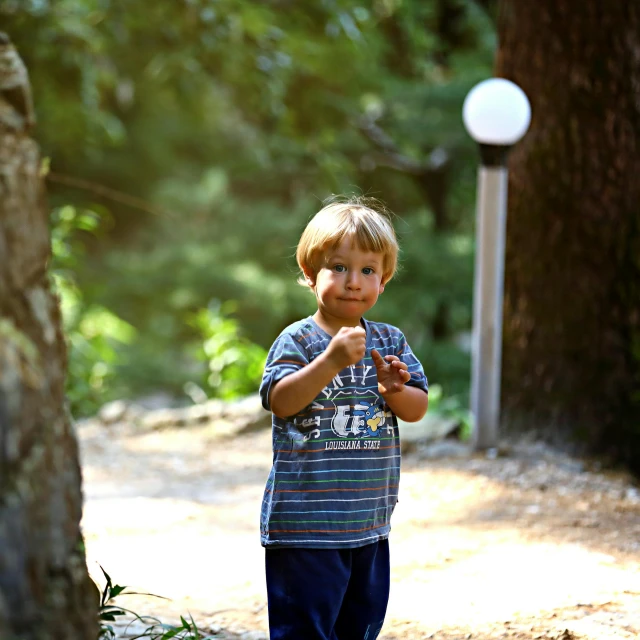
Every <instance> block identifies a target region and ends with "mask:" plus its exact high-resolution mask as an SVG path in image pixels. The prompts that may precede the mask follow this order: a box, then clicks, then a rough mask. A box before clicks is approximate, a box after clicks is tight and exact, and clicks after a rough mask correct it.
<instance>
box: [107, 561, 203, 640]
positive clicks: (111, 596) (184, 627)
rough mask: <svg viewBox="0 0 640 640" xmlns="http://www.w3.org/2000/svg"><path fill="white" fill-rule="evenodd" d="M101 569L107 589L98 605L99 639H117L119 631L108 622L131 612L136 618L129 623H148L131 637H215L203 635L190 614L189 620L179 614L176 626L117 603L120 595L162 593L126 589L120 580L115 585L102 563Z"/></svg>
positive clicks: (190, 639) (155, 639) (162, 639)
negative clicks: (178, 621)
mask: <svg viewBox="0 0 640 640" xmlns="http://www.w3.org/2000/svg"><path fill="white" fill-rule="evenodd" d="M100 569H101V570H102V573H103V574H104V577H105V581H106V584H105V586H104V589H102V591H101V596H100V606H99V608H98V621H99V624H100V628H99V631H98V640H115V638H116V637H117V636H116V631H115V629H114V628H113V626H112V625H111V624H109V623H111V622H115V621H116V620H117V619H118V618H126V616H131V617H132V618H133V619H132V620H131V621H130V622H129V625H128V626H130V625H131V624H132V623H133V622H135V621H138V622H141V623H142V624H143V625H146V627H145V629H144V630H143V631H142V632H141V633H139V634H138V635H135V636H131V635H130V636H128V637H129V638H130V640H136V638H150V639H151V640H170V639H171V638H176V639H177V640H209V639H210V638H212V636H209V635H203V633H202V632H201V631H200V629H198V627H197V625H196V623H195V622H194V620H193V617H192V616H191V614H189V620H187V619H186V618H185V617H184V616H180V625H179V626H174V625H170V624H166V623H163V622H161V621H160V620H158V619H157V618H154V617H152V616H142V615H140V614H138V613H136V612H135V611H131V610H130V609H125V608H124V607H121V606H120V605H117V604H115V603H114V600H115V599H116V598H117V597H118V596H121V595H144V596H152V597H154V598H163V597H162V596H157V595H154V594H152V593H139V592H136V591H127V589H128V588H129V587H123V586H121V585H118V584H115V585H114V584H113V582H112V581H111V577H110V576H109V574H108V573H107V572H106V571H105V570H104V569H103V567H102V566H101V567H100ZM96 587H97V585H96ZM166 599H167V598H163V600H166Z"/></svg>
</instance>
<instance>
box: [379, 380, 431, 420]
mask: <svg viewBox="0 0 640 640" xmlns="http://www.w3.org/2000/svg"><path fill="white" fill-rule="evenodd" d="M382 397H383V398H384V400H385V402H386V403H387V404H388V405H389V408H390V409H391V411H393V413H395V414H396V416H398V418H400V420H404V421H405V422H418V420H421V419H422V418H423V416H424V414H425V413H427V408H428V407H429V395H428V394H427V393H425V391H424V390H423V389H420V388H419V387H409V386H407V385H406V384H405V385H402V391H394V392H392V393H390V394H386V395H385V394H384V393H383V394H382Z"/></svg>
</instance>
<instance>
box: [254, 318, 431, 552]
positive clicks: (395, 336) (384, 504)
mask: <svg viewBox="0 0 640 640" xmlns="http://www.w3.org/2000/svg"><path fill="white" fill-rule="evenodd" d="M363 324H364V328H365V329H366V332H367V340H366V345H367V350H366V353H365V357H364V358H363V359H362V360H360V362H358V363H357V364H354V365H350V366H348V367H346V368H345V369H343V370H342V371H340V373H339V374H338V375H336V377H335V378H334V379H333V381H332V382H331V383H330V384H329V385H327V386H326V387H325V388H324V389H323V390H322V391H321V393H320V394H318V396H317V398H316V399H315V400H314V401H313V402H312V403H311V404H310V405H309V406H307V407H305V408H304V409H303V410H302V411H301V412H300V413H298V414H297V415H295V416H289V417H287V418H286V419H282V418H279V417H277V416H276V415H275V414H274V415H273V420H272V424H273V467H272V469H271V473H270V474H269V478H268V480H267V486H266V488H265V492H264V498H263V501H262V512H261V518H260V533H261V542H262V545H263V546H271V545H278V546H297V547H309V548H351V547H359V546H361V545H364V544H369V543H372V542H375V541H377V540H381V539H384V538H386V537H388V535H389V529H390V525H389V521H390V519H391V513H392V512H393V509H394V507H395V505H396V502H397V500H398V486H399V481H400V440H399V435H398V422H397V420H396V417H395V415H394V414H393V413H392V412H391V410H390V409H389V407H388V406H387V405H386V404H385V402H384V400H383V398H382V396H381V395H380V394H379V393H378V379H377V375H376V368H375V366H374V364H373V359H372V358H371V349H376V350H377V351H378V352H379V353H380V355H381V356H382V357H383V358H384V356H386V355H395V356H398V358H400V359H401V360H402V361H403V362H405V363H406V364H407V366H408V368H409V373H410V374H411V380H409V381H408V382H407V383H406V384H408V385H411V386H415V387H419V388H421V389H424V391H425V392H428V384H427V379H426V377H425V375H424V372H423V370H422V365H421V364H420V362H419V361H418V360H417V358H416V357H415V356H414V355H413V353H412V352H411V348H410V347H409V345H408V344H407V341H406V339H405V337H404V335H403V334H402V332H401V331H400V330H399V329H396V328H395V327H393V326H391V325H388V324H383V323H379V322H368V321H365V320H363ZM330 340H331V336H330V335H329V334H328V333H326V332H325V331H324V330H323V329H321V328H320V327H319V326H318V325H317V324H316V322H315V321H314V320H313V318H312V317H309V318H306V319H304V320H300V321H299V322H295V323H294V324H292V325H290V326H289V327H287V328H286V329H285V330H284V331H283V332H282V333H281V334H280V335H279V336H278V338H277V340H276V341H275V342H274V344H273V346H272V347H271V350H270V351H269V355H268V357H267V364H266V366H265V371H264V375H263V378H262V384H261V385H260V395H261V396H262V404H263V405H264V407H265V408H266V409H268V410H270V409H271V408H270V406H269V392H270V391H271V388H272V387H273V385H274V384H275V383H276V382H278V380H281V379H282V378H284V377H285V376H287V375H289V374H291V373H294V372H295V371H298V370H299V369H301V368H302V367H304V366H305V365H307V364H308V363H309V362H311V361H312V360H313V359H314V358H316V357H317V356H318V355H320V354H321V353H322V352H323V351H325V349H326V348H327V346H328V344H329V341H330Z"/></svg>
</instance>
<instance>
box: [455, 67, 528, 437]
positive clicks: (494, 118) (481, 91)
mask: <svg viewBox="0 0 640 640" xmlns="http://www.w3.org/2000/svg"><path fill="white" fill-rule="evenodd" d="M462 117H463V121H464V125H465V127H466V129H467V131H468V132H469V134H470V135H471V137H472V138H473V139H474V140H475V141H476V142H477V143H478V146H479V148H480V158H481V164H480V167H479V169H478V198H477V216H476V261H475V274H474V289H473V342H472V364H471V412H472V414H473V417H474V422H475V426H474V430H473V445H474V448H475V449H490V448H493V447H496V446H497V444H498V424H499V420H500V375H501V357H502V296H503V289H504V249H505V232H506V221H507V166H506V160H507V155H508V152H509V149H510V148H511V146H512V145H514V144H515V143H516V142H518V140H520V138H522V136H524V134H525V133H526V132H527V129H528V128H529V122H530V121H531V107H530V105H529V100H528V99H527V96H526V95H525V93H524V92H523V91H522V89H520V87H518V86H517V85H515V84H514V83H513V82H510V81H509V80H504V79H502V78H491V79H489V80H485V81H483V82H480V83H479V84H477V85H476V86H475V87H474V88H473V89H471V91H470V92H469V93H468V94H467V97H466V98H465V101H464V106H463V109H462Z"/></svg>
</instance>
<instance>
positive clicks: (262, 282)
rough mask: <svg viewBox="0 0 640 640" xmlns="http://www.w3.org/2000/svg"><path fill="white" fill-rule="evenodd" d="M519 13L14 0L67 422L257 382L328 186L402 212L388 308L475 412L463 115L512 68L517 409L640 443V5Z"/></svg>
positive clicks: (508, 380)
mask: <svg viewBox="0 0 640 640" xmlns="http://www.w3.org/2000/svg"><path fill="white" fill-rule="evenodd" d="M526 4H527V3H517V2H515V1H510V0H504V1H503V2H501V3H498V2H495V1H492V0H372V2H368V3H361V2H357V1H355V0H319V1H318V2H313V3H305V4H304V5H302V4H301V3H299V2H293V1H292V0H269V1H268V2H257V1H250V0H180V1H179V2H173V3H156V4H151V5H150V4H149V3H143V2H142V0H130V1H129V2H127V3H126V5H125V4H123V3H116V2H113V1H112V0H58V1H57V2H55V3H54V2H51V1H50V0H4V1H3V2H2V3H1V4H0V19H1V23H2V28H4V29H5V30H6V31H8V32H9V33H10V35H11V37H12V39H13V40H14V41H15V43H16V45H17V47H18V49H19V50H20V52H21V54H22V56H23V57H24V59H25V62H26V64H27V66H28V68H29V70H30V73H31V79H32V84H33V87H34V94H35V103H36V105H37V116H38V127H37V137H38V140H39V142H40V144H41V145H42V148H43V152H44V155H45V156H46V158H47V159H48V163H47V166H45V167H44V170H48V176H47V179H48V188H49V191H50V194H51V201H52V204H53V212H52V217H51V220H52V233H53V242H54V261H53V265H52V266H53V271H54V274H55V278H56V283H57V287H58V290H59V292H60V294H61V297H62V303H63V312H64V319H65V329H66V334H67V336H68V339H69V341H70V343H71V352H70V365H69V366H70V376H69V385H68V397H69V398H70V400H71V403H72V410H73V412H74V414H75V415H76V416H81V415H85V414H89V413H91V412H93V411H95V410H96V408H97V407H98V406H100V405H101V404H103V403H105V402H107V401H108V400H110V399H114V398H117V397H124V398H127V397H139V396H141V395H145V394H148V393H152V392H155V391H164V392H167V393H169V394H171V395H172V396H173V397H174V398H175V401H176V402H178V403H179V402H191V401H193V400H196V401H197V400H202V399H203V398H206V397H215V396H217V397H224V398H233V397H235V396H238V395H242V394H245V393H249V392H251V391H253V390H255V389H256V388H257V384H258V381H259V378H260V370H261V363H262V361H263V359H264V355H265V350H266V349H267V348H268V347H269V345H270V344H271V342H272V340H273V338H274V336H275V335H276V334H277V333H278V332H279V331H280V330H281V329H282V328H283V327H284V326H286V325H287V324H289V323H290V322H292V321H293V320H296V319H298V318H300V317H302V316H304V315H307V314H308V313H311V312H312V311H313V308H314V307H313V300H312V298H311V296H310V295H309V293H308V292H307V291H305V290H304V289H303V288H302V287H300V286H299V285H297V284H296V282H295V280H296V265H295V260H294V257H293V256H294V251H295V245H296V242H297V240H298V237H299V234H300V232H301V230H302V229H303V227H304V225H305V223H306V221H307V220H308V219H309V217H310V216H311V215H313V213H315V212H316V211H317V210H318V209H319V208H320V206H321V203H322V200H323V199H324V198H326V197H327V196H329V195H331V194H333V193H342V194H345V193H347V194H348V193H358V194H366V195H369V196H374V197H378V198H380V199H382V200H383V201H384V202H385V203H386V204H387V205H388V207H389V208H390V209H391V210H392V211H394V212H395V213H396V214H397V216H398V217H397V219H396V226H397V229H398V232H399V235H400V238H401V242H402V247H403V254H402V266H403V268H402V271H401V272H400V274H399V275H398V276H397V278H396V279H395V280H394V281H393V282H392V284H391V285H390V286H389V287H388V288H387V290H386V291H385V294H384V296H382V298H381V300H380V302H379V303H378V305H376V307H375V309H374V310H373V311H372V313H371V318H372V319H384V320H386V321H388V322H392V323H395V324H398V325H400V326H401V327H402V328H403V330H404V331H405V332H406V333H407V336H408V337H409V340H410V341H411V344H412V346H413V347H414V349H415V351H416V352H417V353H418V355H419V357H420V358H421V359H422V361H423V362H424V364H425V368H426V370H427V372H428V375H429V379H430V381H431V383H432V384H435V385H440V386H441V387H442V389H443V395H442V397H443V398H444V400H443V403H444V408H445V409H446V408H448V409H452V408H453V409H455V408H461V407H462V408H464V407H466V406H467V402H468V384H469V355H468V343H469V332H470V329H471V294H472V269H473V249H474V247H473V244H474V236H473V226H474V202H475V171H476V165H477V152H476V149H475V146H474V143H473V142H472V141H471V140H470V139H469V137H468V136H467V135H466V133H465V132H464V129H463V126H462V123H461V106H462V102H463V99H464V97H465V95H466V94H467V92H468V91H469V89H470V88H471V87H472V86H473V85H474V84H475V83H476V82H478V81H479V80H481V79H484V78H486V77H488V76H491V75H493V74H494V72H496V73H497V75H503V76H505V77H508V78H510V79H512V80H514V81H515V82H517V83H518V84H520V85H521V86H522V87H523V88H524V89H525V91H526V92H527V93H528V95H529V98H530V100H531V102H532V107H533V123H532V129H531V131H530V132H529V134H528V135H527V137H526V138H525V139H524V140H523V142H522V143H520V145H518V146H517V147H516V149H515V150H514V153H513V155H512V157H511V160H510V169H511V183H510V193H509V198H510V207H509V222H508V247H507V264H506V283H505V284H506V290H505V291H506V298H505V340H506V343H505V350H504V376H503V378H504V380H503V388H504V401H505V403H504V405H505V408H506V410H507V413H506V415H507V416H508V420H509V422H510V423H512V424H516V423H518V424H521V425H525V424H526V425H527V427H526V428H530V427H540V426H544V427H546V428H548V429H549V428H550V429H551V430H553V431H554V432H555V433H558V434H561V436H562V437H563V438H565V437H570V436H572V435H574V434H575V433H576V432H577V433H578V435H579V436H580V437H583V438H584V439H585V441H587V442H589V443H591V444H592V445H593V446H595V447H596V449H598V450H600V451H604V450H615V451H617V453H618V454H619V453H621V452H622V453H623V454H624V452H625V451H626V452H627V453H628V452H630V451H634V450H635V449H633V447H635V446H638V445H636V444H633V443H637V442H639V441H640V435H639V434H638V427H637V424H638V422H637V416H638V415H639V411H638V399H637V388H638V386H637V385H638V377H639V374H638V367H639V365H638V363H639V362H640V356H639V355H638V347H637V342H638V338H637V334H638V329H637V327H638V316H637V311H634V310H637V308H638V307H639V302H640V301H638V293H637V291H638V289H637V282H638V263H637V259H636V258H635V257H634V256H636V255H637V254H638V251H637V243H638V215H637V207H636V204H635V203H636V201H637V198H636V195H635V190H634V189H635V186H633V184H634V177H633V176H635V174H636V168H637V149H636V148H635V145H636V144H637V142H636V140H637V133H638V117H637V108H636V107H635V106H634V105H637V104H638V100H637V95H636V93H637V91H636V88H635V87H636V84H637V83H636V84H634V82H635V80H634V78H636V77H637V73H638V63H637V60H636V58H635V57H634V56H635V53H634V51H635V49H634V46H635V45H634V44H633V43H634V42H635V40H634V37H635V36H633V35H632V31H630V29H633V28H634V27H633V25H637V12H636V9H635V8H633V6H631V5H629V6H626V5H625V6H622V5H621V7H618V8H616V9H613V8H612V9H611V10H610V11H609V10H608V11H605V10H604V9H602V8H601V7H600V5H599V4H598V3H593V5H592V4H589V3H587V4H584V3H582V4H580V6H579V7H577V6H575V4H574V3H572V2H569V1H568V0H566V1H564V2H562V3H551V4H549V5H548V6H547V4H545V5H541V6H542V9H540V10H538V5H537V4H536V5H535V6H533V5H532V6H531V7H528V6H526V7H525V5H526ZM552 5H553V6H552ZM599 7H600V8H599ZM497 16H499V20H498V19H497ZM605 22H606V23H607V24H608V25H610V28H608V30H607V31H606V33H604V32H603V31H602V28H601V24H604V23H605ZM498 35H499V37H500V47H499V48H498ZM496 53H497V55H498V57H497V65H494V62H495V59H496ZM632 187H633V188H632ZM434 390H435V387H434ZM439 391H440V390H438V393H439ZM438 393H436V394H434V398H435V397H436V396H437V395H438ZM587 396H588V400H587ZM630 445H631V446H630ZM628 457H633V455H632V454H630V456H628Z"/></svg>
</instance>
